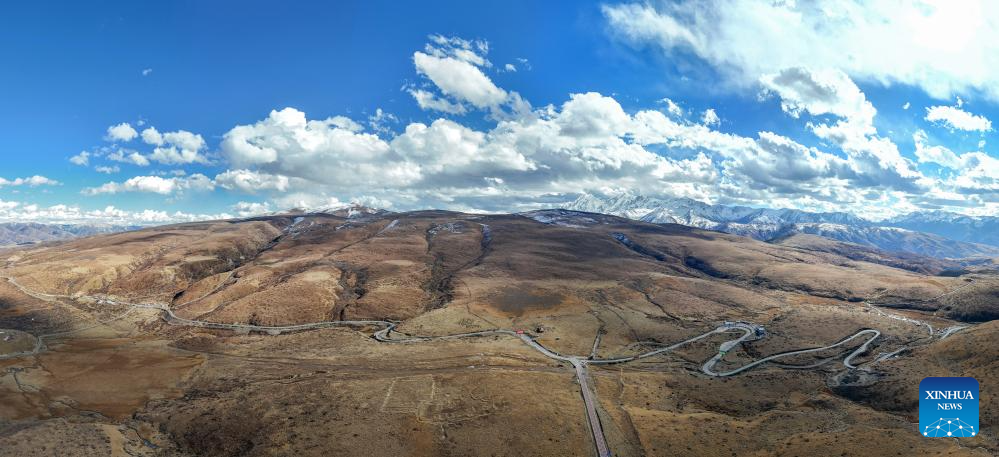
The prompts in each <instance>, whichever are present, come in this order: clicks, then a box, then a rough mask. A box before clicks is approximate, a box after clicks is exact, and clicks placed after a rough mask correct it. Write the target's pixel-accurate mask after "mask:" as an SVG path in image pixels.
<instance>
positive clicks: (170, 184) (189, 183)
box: [82, 173, 215, 196]
mask: <svg viewBox="0 0 999 457" xmlns="http://www.w3.org/2000/svg"><path fill="white" fill-rule="evenodd" d="M214 188H215V183H214V182H213V181H212V180H211V179H209V178H208V177H207V176H205V175H202V174H198V173H196V174H193V175H191V176H188V177H175V178H163V177H161V176H136V177H133V178H130V179H128V180H127V181H124V182H115V181H112V182H107V183H104V184H103V185H101V186H98V187H88V188H85V189H83V191H82V193H83V194H84V195H91V196H93V195H100V194H117V193H121V192H145V193H155V194H160V195H171V194H174V193H177V192H180V191H185V190H194V191H209V190H212V189H214Z"/></svg>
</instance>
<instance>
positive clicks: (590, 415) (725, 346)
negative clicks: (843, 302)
mask: <svg viewBox="0 0 999 457" xmlns="http://www.w3.org/2000/svg"><path fill="white" fill-rule="evenodd" d="M4 278H5V279H6V280H7V281H8V282H10V284H12V285H13V286H15V287H16V288H18V289H19V290H20V291H21V292H23V293H25V294H27V295H29V296H32V297H35V298H39V299H42V300H46V301H56V300H58V299H70V300H79V299H90V300H94V301H96V302H97V303H104V304H112V305H121V306H127V307H128V310H127V311H125V312H124V313H122V314H120V315H118V316H115V317H114V318H112V319H110V320H106V321H98V322H97V323H95V324H93V325H91V326H87V327H82V328H79V329H74V330H70V331H65V332H59V333H51V334H46V335H41V336H38V337H36V344H35V347H34V349H33V350H32V351H29V352H22V353H16V354H7V355H0V359H4V358H15V357H27V356H33V355H36V354H38V353H39V352H41V351H42V350H43V349H44V347H45V346H44V342H43V340H44V339H45V338H49V337H54V336H61V335H68V334H72V333H78V332H82V331H84V330H87V329H90V328H94V327H97V326H101V325H107V324H109V323H111V322H113V321H116V320H119V319H122V318H124V317H125V316H127V315H128V314H130V313H131V312H133V311H135V310H137V309H153V310H157V311H159V312H160V317H161V318H162V319H163V320H164V321H165V322H166V323H167V324H170V325H179V326H188V327H198V328H206V329H217V330H230V331H235V332H260V333H266V334H269V335H279V334H282V333H287V332H300V331H306V330H315V329H322V328H333V327H381V328H380V329H379V330H377V331H375V332H374V333H373V335H372V337H373V338H374V339H375V340H376V341H378V342H382V343H396V344H406V343H420V342H428V341H441V340H454V339H462V338H473V337H486V336H499V335H506V336H512V337H515V338H518V339H520V340H521V341H522V342H523V343H524V344H526V345H528V346H530V347H531V348H533V349H534V350H536V351H538V352H540V353H541V354H542V355H544V356H545V357H548V358H550V359H553V360H556V361H558V362H562V363H568V364H570V365H572V367H573V368H574V370H575V375H576V379H577V382H578V383H579V387H580V391H581V395H582V398H583V403H584V406H585V409H586V417H587V421H588V423H589V426H590V431H591V433H592V435H593V443H594V447H595V449H596V452H597V455H598V456H599V457H610V456H611V455H612V453H611V451H610V447H609V446H608V444H607V441H606V438H605V435H604V432H603V427H602V425H601V423H600V417H599V414H598V405H597V400H596V395H595V393H594V392H593V390H592V388H591V386H590V381H589V373H588V370H587V367H588V366H589V365H613V364H622V363H628V362H633V361H637V360H641V359H645V358H649V357H655V356H657V355H660V354H665V353H667V352H670V351H673V350H675V349H677V348H680V347H682V346H685V345H688V344H692V343H695V342H697V341H700V340H703V339H706V338H708V337H710V336H712V335H715V334H721V333H729V332H742V335H741V336H739V337H738V338H735V339H731V340H727V341H724V342H722V343H721V344H720V345H719V348H718V353H717V354H715V355H714V356H713V357H711V358H710V359H709V360H707V361H706V362H705V363H704V365H703V366H702V367H701V372H703V373H704V374H706V375H708V376H712V377H728V376H735V375H737V374H740V373H743V372H745V371H747V370H750V369H752V368H755V367H757V366H760V365H762V364H764V363H767V362H771V361H775V360H778V359H781V358H785V357H791V356H795V355H800V354H809V353H816V352H822V351H826V350H829V349H835V348H838V347H841V346H844V345H846V344H847V343H849V342H851V341H853V340H855V339H858V338H861V337H863V336H869V338H868V339H867V340H866V341H865V342H864V343H863V344H861V345H860V346H858V347H857V348H856V349H855V350H854V351H852V352H851V353H850V354H849V355H847V356H846V357H845V358H844V359H843V366H844V367H845V368H847V369H850V370H852V369H855V368H857V366H856V365H854V364H853V359H855V358H856V357H858V356H860V355H861V354H864V353H866V352H867V351H868V349H869V346H870V345H871V343H873V342H874V340H876V339H877V338H879V337H880V336H881V332H880V331H878V330H874V329H863V330H860V331H858V332H856V333H854V334H852V335H849V336H847V337H845V338H843V339H841V340H840V341H838V342H836V343H834V344H831V345H828V346H824V347H818V348H808V349H800V350H794V351H788V352H783V353H779V354H773V355H770V356H767V357H764V358H762V359H758V360H755V361H752V362H749V363H747V364H745V365H743V366H741V367H739V368H735V369H732V370H729V371H716V370H715V365H717V364H718V363H719V362H721V361H722V359H723V358H724V357H725V355H726V354H727V353H728V352H729V351H731V350H733V349H735V348H736V347H738V346H739V345H741V344H742V343H744V342H746V341H754V340H758V339H761V338H763V337H765V336H766V332H765V331H764V329H763V327H761V326H759V325H757V324H753V323H749V322H725V323H723V324H721V325H719V326H718V327H716V328H714V329H712V330H709V331H707V332H705V333H702V334H700V335H697V336H694V337H692V338H689V339H686V340H684V341H680V342H678V343H674V344H672V345H669V346H666V347H662V348H658V349H654V350H650V351H646V352H643V353H639V354H636V355H630V356H622V357H611V358H603V359H599V358H593V357H594V356H595V351H594V352H591V353H590V354H587V355H581V356H576V355H563V354H560V353H558V352H555V351H553V350H551V349H549V348H547V347H545V346H544V345H542V344H541V343H539V342H538V341H537V339H535V337H534V336H532V335H529V334H527V333H525V332H516V331H513V330H507V329H491V330H483V331H477V332H467V333H456V334H451V335H435V336H420V335H408V334H405V333H402V332H398V331H396V327H397V326H398V322H393V321H388V320H349V321H321V322H313V323H306V324H297V325H284V326H264V325H251V324H227V323H221V322H210V321H202V320H193V319H187V318H183V317H180V316H178V315H176V314H175V313H174V311H173V310H172V309H171V307H170V306H169V305H168V304H165V303H129V302H124V301H119V300H116V299H113V298H110V297H104V296H88V295H77V296H70V295H58V294H47V293H41V292H36V291H33V290H30V289H28V288H26V287H24V286H22V285H21V284H20V283H18V282H17V281H16V280H15V279H14V278H12V277H4ZM867 306H870V307H873V305H870V304H869V303H868V304H867ZM875 309H877V308H875ZM878 311H880V310H878ZM882 313H883V314H885V315H888V317H892V318H901V319H902V320H906V321H910V322H912V323H917V324H920V325H922V324H925V325H927V326H929V324H926V323H924V322H921V321H916V320H914V319H909V318H902V317H901V316H895V315H890V314H889V313H885V312H883V311H882ZM929 328H930V333H931V335H932V334H933V329H932V326H929ZM963 328H965V327H962V326H956V327H951V328H948V329H947V330H946V331H945V332H944V334H943V335H942V337H946V336H948V335H950V334H952V333H953V332H956V331H959V330H961V329H963ZM394 335H397V336H394ZM594 346H596V343H595V345H594ZM906 349H908V347H903V348H901V349H899V350H897V351H895V352H893V353H890V354H887V355H880V356H879V357H877V358H876V359H875V360H874V361H872V362H871V363H876V362H878V361H881V360H884V359H886V358H888V357H890V356H894V355H896V354H898V353H900V352H902V351H904V350H906ZM828 360H832V359H827V360H826V361H828ZM823 363H825V362H821V363H818V364H815V365H814V366H815V367H817V366H820V365H822V364H823Z"/></svg>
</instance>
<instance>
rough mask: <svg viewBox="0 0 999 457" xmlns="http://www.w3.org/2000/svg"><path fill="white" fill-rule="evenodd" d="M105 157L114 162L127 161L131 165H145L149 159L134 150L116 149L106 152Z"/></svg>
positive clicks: (147, 164)
mask: <svg viewBox="0 0 999 457" xmlns="http://www.w3.org/2000/svg"><path fill="white" fill-rule="evenodd" d="M107 159H108V160H111V161H115V162H121V163H129V164H132V165H136V166H140V167H147V166H149V159H148V158H147V157H146V156H144V155H142V154H139V153H138V152H136V151H131V150H127V149H118V150H116V151H112V152H110V153H108V154H107Z"/></svg>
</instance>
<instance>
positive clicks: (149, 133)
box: [142, 127, 163, 146]
mask: <svg viewBox="0 0 999 457" xmlns="http://www.w3.org/2000/svg"><path fill="white" fill-rule="evenodd" d="M142 141H143V142H145V143H146V144H151V145H154V146H162V145H163V135H162V134H160V132H159V130H156V127H147V128H146V129H145V130H143V131H142Z"/></svg>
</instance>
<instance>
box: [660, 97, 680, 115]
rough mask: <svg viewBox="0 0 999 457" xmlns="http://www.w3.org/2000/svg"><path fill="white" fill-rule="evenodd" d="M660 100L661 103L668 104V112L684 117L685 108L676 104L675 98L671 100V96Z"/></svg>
mask: <svg viewBox="0 0 999 457" xmlns="http://www.w3.org/2000/svg"><path fill="white" fill-rule="evenodd" d="M659 101H660V102H661V103H665V104H666V112H667V113H669V114H671V115H673V116H676V117H683V108H680V105H678V104H676V102H674V101H673V100H671V99H670V98H669V97H667V98H664V99H662V100H659Z"/></svg>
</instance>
